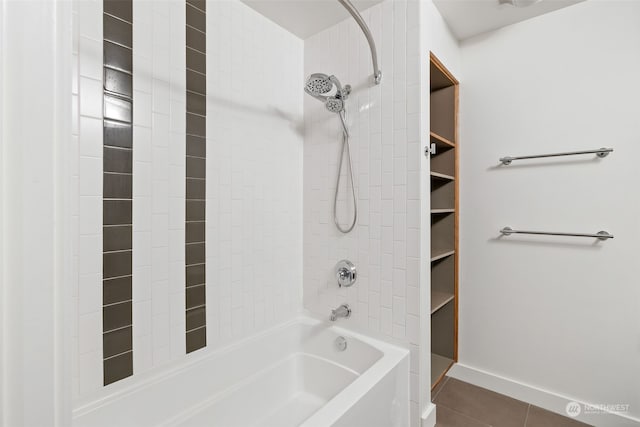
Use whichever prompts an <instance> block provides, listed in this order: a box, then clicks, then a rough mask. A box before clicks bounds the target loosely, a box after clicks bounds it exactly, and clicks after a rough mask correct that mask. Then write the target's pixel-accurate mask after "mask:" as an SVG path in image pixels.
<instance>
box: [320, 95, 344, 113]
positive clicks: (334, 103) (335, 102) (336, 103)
mask: <svg viewBox="0 0 640 427" xmlns="http://www.w3.org/2000/svg"><path fill="white" fill-rule="evenodd" d="M324 106H325V107H327V110H329V111H331V112H332V113H339V112H341V111H342V110H344V101H343V100H342V99H340V98H337V97H335V96H331V97H329V98H328V99H327V100H326V101H325V103H324Z"/></svg>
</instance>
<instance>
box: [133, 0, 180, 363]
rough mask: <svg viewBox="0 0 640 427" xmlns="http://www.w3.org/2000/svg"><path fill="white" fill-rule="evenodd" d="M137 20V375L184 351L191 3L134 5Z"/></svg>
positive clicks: (134, 357)
mask: <svg viewBox="0 0 640 427" xmlns="http://www.w3.org/2000/svg"><path fill="white" fill-rule="evenodd" d="M133 20H134V25H133V70H134V71H133V88H134V93H133V105H134V114H133V141H134V147H135V149H134V150H133V175H134V181H133V186H134V188H133V192H134V203H133V218H134V219H133V302H134V305H133V334H134V336H133V365H134V367H133V369H134V375H135V374H139V373H141V372H144V371H147V370H149V369H151V368H153V367H157V366H160V365H162V364H164V363H167V362H169V361H171V360H174V359H177V358H180V357H183V356H184V354H185V345H184V326H185V324H184V315H183V313H184V304H185V292H184V274H182V272H183V269H184V215H185V211H184V193H185V189H184V186H183V185H182V184H183V183H184V174H185V160H184V144H185V138H186V134H185V129H184V126H182V127H181V128H180V127H172V126H171V124H172V123H175V122H179V121H180V119H179V118H178V116H180V117H184V114H185V102H186V101H185V94H184V93H185V86H186V83H185V76H184V69H185V59H184V53H183V52H184V45H185V43H186V42H185V34H184V20H185V11H184V3H183V2H176V1H154V2H151V1H134V2H133ZM171 106H173V108H171ZM172 207H173V208H172Z"/></svg>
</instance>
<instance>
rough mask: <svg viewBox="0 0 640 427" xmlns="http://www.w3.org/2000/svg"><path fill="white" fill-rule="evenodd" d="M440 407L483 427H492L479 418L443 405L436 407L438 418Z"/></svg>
mask: <svg viewBox="0 0 640 427" xmlns="http://www.w3.org/2000/svg"><path fill="white" fill-rule="evenodd" d="M438 406H442V407H443V408H446V409H448V410H449V411H451V412H455V413H456V414H457V415H459V416H461V417H464V418H467V419H470V420H472V421H475V422H476V423H478V424H481V425H483V426H485V427H492V425H491V424H487V423H485V422H484V421H481V420H479V419H477V418H474V417H472V416H471V415H468V414H465V413H464V412H460V411H458V410H457V409H453V408H451V407H449V406H447V405H442V404H439V405H436V416H437V413H438V408H437V407H438ZM436 425H437V422H436Z"/></svg>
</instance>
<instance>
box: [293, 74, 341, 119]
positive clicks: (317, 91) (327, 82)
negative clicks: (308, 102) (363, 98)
mask: <svg viewBox="0 0 640 427" xmlns="http://www.w3.org/2000/svg"><path fill="white" fill-rule="evenodd" d="M334 88H335V92H334V91H333V90H334ZM304 91H305V92H307V93H308V94H309V95H311V96H313V97H314V98H316V99H317V100H319V101H322V102H324V105H325V107H327V110H329V111H330V112H332V113H340V112H342V111H343V110H344V100H345V99H347V97H348V96H349V93H351V86H349V85H346V86H345V87H344V88H342V85H341V84H340V80H338V79H337V78H336V76H328V75H326V74H322V73H314V74H311V75H310V76H309V77H308V78H307V82H306V83H305V85H304ZM331 93H333V94H331Z"/></svg>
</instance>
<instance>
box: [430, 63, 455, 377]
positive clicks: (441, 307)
mask: <svg viewBox="0 0 640 427" xmlns="http://www.w3.org/2000/svg"><path fill="white" fill-rule="evenodd" d="M430 65H431V67H430V70H431V87H430V88H431V94H430V103H431V108H430V111H431V132H430V133H429V141H430V143H431V144H435V153H432V154H431V156H430V164H431V261H430V262H431V386H432V388H433V387H435V386H436V385H437V384H438V382H440V381H441V380H442V378H443V377H444V376H445V374H446V373H447V371H448V370H449V368H450V367H451V366H452V365H453V364H454V363H455V362H456V361H457V359H458V343H457V341H458V215H459V212H458V130H457V129H458V123H457V121H458V81H457V80H456V79H455V77H453V76H452V75H451V73H449V71H447V69H446V68H445V67H444V66H443V65H442V63H441V62H440V61H439V60H438V59H437V58H436V57H435V56H434V55H433V54H432V55H431V64H430Z"/></svg>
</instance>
